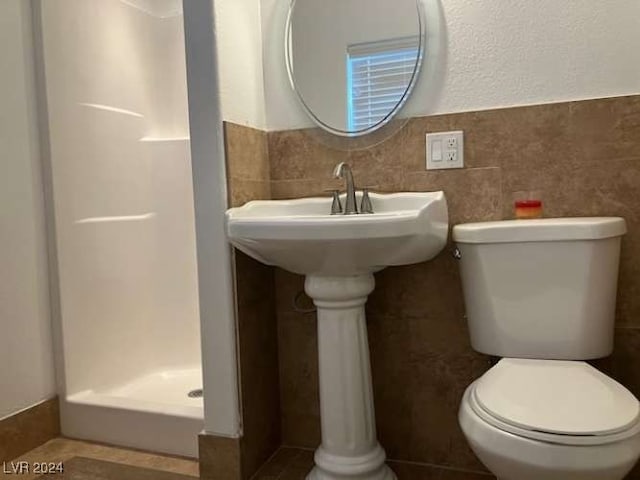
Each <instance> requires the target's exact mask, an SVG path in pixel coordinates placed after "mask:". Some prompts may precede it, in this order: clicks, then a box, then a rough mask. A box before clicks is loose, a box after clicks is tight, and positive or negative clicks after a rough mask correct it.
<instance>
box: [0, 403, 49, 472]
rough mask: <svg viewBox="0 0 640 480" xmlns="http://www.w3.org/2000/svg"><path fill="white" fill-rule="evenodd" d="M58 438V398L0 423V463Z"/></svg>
mask: <svg viewBox="0 0 640 480" xmlns="http://www.w3.org/2000/svg"><path fill="white" fill-rule="evenodd" d="M58 436H60V407H59V404H58V398H57V397H56V398H52V399H50V400H46V401H44V402H41V403H39V404H37V405H35V406H33V407H31V408H27V409H26V410H22V411H21V412H18V413H16V414H15V415H12V416H10V417H6V418H4V419H2V420H0V462H8V461H10V460H13V459H14V458H17V457H19V456H20V455H23V454H25V453H27V452H28V451H30V450H33V449H34V448H36V447H39V446H40V445H42V444H43V443H46V442H48V441H49V440H52V439H54V438H56V437H58Z"/></svg>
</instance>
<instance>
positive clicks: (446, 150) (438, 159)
mask: <svg viewBox="0 0 640 480" xmlns="http://www.w3.org/2000/svg"><path fill="white" fill-rule="evenodd" d="M451 168H464V132H462V131H456V132H442V133H429V134H427V170H441V169H451Z"/></svg>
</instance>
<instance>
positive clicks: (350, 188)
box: [333, 162, 358, 215]
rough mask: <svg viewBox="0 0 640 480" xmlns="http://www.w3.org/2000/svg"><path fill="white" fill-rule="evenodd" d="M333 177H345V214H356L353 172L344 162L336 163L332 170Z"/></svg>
mask: <svg viewBox="0 0 640 480" xmlns="http://www.w3.org/2000/svg"><path fill="white" fill-rule="evenodd" d="M333 176H334V178H345V177H346V181H347V201H346V202H345V206H344V214H345V215H356V214H357V213H358V205H357V203H356V187H355V185H354V184H353V173H352V172H351V167H350V166H349V165H348V164H346V163H345V162H341V163H339V164H338V165H336V168H335V169H334V170H333Z"/></svg>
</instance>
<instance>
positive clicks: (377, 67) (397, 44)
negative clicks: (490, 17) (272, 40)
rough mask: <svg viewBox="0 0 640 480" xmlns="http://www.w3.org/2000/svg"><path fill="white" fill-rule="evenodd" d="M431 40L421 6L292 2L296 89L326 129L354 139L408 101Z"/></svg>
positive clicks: (417, 1)
mask: <svg viewBox="0 0 640 480" xmlns="http://www.w3.org/2000/svg"><path fill="white" fill-rule="evenodd" d="M425 37H426V36H425V22H424V19H423V10H422V3H421V0H292V1H291V7H290V10H289V19H288V22H287V35H286V58H287V68H288V71H289V78H290V80H291V85H292V86H293V89H294V91H295V92H296V94H297V95H298V98H299V99H300V101H301V102H302V105H303V107H304V108H305V110H306V111H307V113H308V114H309V115H310V117H311V118H312V119H313V120H314V122H316V123H317V124H318V125H319V126H320V127H322V128H323V129H325V130H327V131H329V132H331V133H334V134H337V135H341V136H348V137H355V136H361V135H365V134H368V133H371V132H374V131H376V130H378V129H379V128H381V127H382V126H384V125H386V124H387V123H389V122H390V121H391V120H392V119H393V117H394V116H395V115H396V114H397V113H398V112H399V111H400V109H401V108H402V107H403V105H404V104H405V102H406V101H407V99H408V98H409V95H410V94H411V91H412V89H413V87H414V85H415V83H416V80H417V78H418V74H419V72H420V68H421V66H422V60H423V56H424V47H425Z"/></svg>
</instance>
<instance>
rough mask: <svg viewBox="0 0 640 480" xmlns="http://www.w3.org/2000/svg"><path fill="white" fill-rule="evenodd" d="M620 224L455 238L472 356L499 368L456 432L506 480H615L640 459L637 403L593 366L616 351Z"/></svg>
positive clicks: (564, 224) (580, 222) (534, 224)
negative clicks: (486, 359) (594, 361)
mask: <svg viewBox="0 0 640 480" xmlns="http://www.w3.org/2000/svg"><path fill="white" fill-rule="evenodd" d="M625 233H626V224H625V221H624V219H622V218H613V217H612V218H605V217H600V218H559V219H539V220H513V221H501V222H484V223H471V224H463V225H458V226H456V227H454V229H453V239H454V241H455V242H456V244H457V246H458V251H459V259H460V262H459V263H460V273H461V278H462V286H463V291H464V301H465V306H466V312H467V318H468V323H469V332H470V336H471V345H472V347H473V348H474V350H477V351H478V352H481V353H484V354H487V355H493V356H497V357H502V359H501V360H500V361H498V363H497V364H496V365H495V366H494V367H493V368H491V369H490V370H489V371H488V372H487V373H485V374H484V375H483V376H482V377H480V378H479V379H477V380H476V381H474V382H473V383H472V384H471V385H469V387H468V388H467V389H466V392H465V394H464V396H463V399H462V402H461V405H460V410H459V415H458V418H459V422H460V426H461V428H462V431H463V432H464V435H465V436H466V438H467V441H468V443H469V445H470V446H471V448H472V449H473V451H474V452H475V453H476V455H477V456H478V458H479V459H480V460H481V461H482V463H484V465H485V466H486V467H487V468H488V469H489V470H490V471H491V472H492V473H493V474H494V475H495V476H496V477H497V478H498V479H499V480H618V479H622V478H624V476H625V475H626V474H627V473H628V472H629V471H630V470H631V469H632V467H633V466H634V464H635V463H636V461H637V460H638V457H639V456H640V403H639V402H638V400H637V399H636V398H635V397H634V396H633V395H632V394H631V392H629V391H628V390H627V389H626V388H625V387H623V386H622V385H620V384H619V383H617V382H616V381H615V380H613V379H611V378H609V377H608V376H606V375H604V374H603V373H601V372H600V371H598V370H597V369H595V368H593V367H592V366H591V365H589V364H588V363H586V362H585V361H586V360H590V359H596V358H602V357H606V356H608V355H609V354H611V352H612V350H613V334H614V320H615V305H616V291H617V282H618V264H619V259H620V241H621V238H622V236H623V235H624V234H625Z"/></svg>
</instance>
